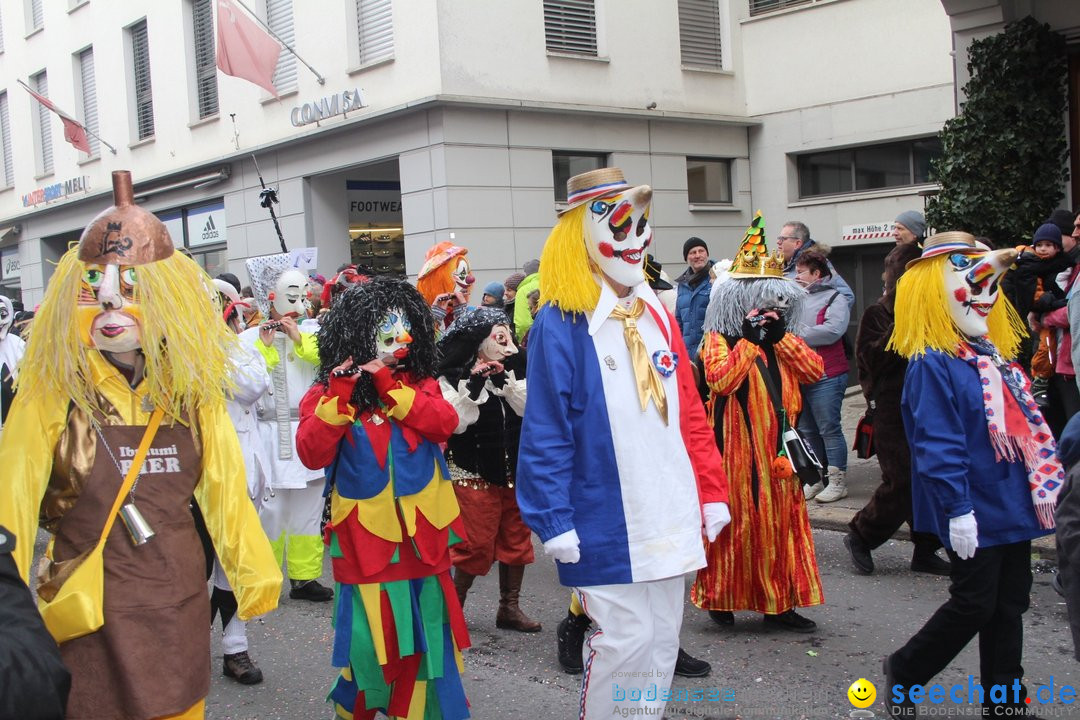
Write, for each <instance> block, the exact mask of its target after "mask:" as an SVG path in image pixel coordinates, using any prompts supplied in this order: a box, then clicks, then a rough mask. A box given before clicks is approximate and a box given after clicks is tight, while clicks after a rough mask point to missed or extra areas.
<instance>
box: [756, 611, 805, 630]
mask: <svg viewBox="0 0 1080 720" xmlns="http://www.w3.org/2000/svg"><path fill="white" fill-rule="evenodd" d="M764 621H765V624H766V625H768V626H769V627H774V628H776V629H778V630H788V631H790V632H797V633H812V632H814V631H815V630H817V623H816V622H814V621H813V620H811V619H810V618H804V617H803V616H802V615H800V614H799V613H797V612H795V611H794V610H788V611H787V612H782V613H780V614H779V615H766V616H765V618H764Z"/></svg>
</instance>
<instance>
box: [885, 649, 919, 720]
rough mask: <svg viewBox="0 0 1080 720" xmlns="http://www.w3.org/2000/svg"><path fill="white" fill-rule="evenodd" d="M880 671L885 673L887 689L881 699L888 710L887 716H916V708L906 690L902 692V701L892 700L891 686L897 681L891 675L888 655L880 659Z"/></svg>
mask: <svg viewBox="0 0 1080 720" xmlns="http://www.w3.org/2000/svg"><path fill="white" fill-rule="evenodd" d="M881 672H882V674H883V675H885V688H886V690H887V691H888V692H886V693H885V694H884V695H883V696H882V700H884V701H885V709H886V710H888V711H889V717H892V718H914V717H916V712H917V710H918V708H916V707H915V705H914V704H912V702H911V698H909V697H908V695H907V693H906V692H905V693H904V700H903V702H900V703H894V702H893V701H892V699H893V694H892V690H891V688H892V686H893V685H896V684H897V683H896V677H894V676H893V672H892V664H891V663H890V662H889V658H888V657H886V658H885V659H884V660H882V661H881Z"/></svg>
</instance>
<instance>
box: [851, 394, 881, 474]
mask: <svg viewBox="0 0 1080 720" xmlns="http://www.w3.org/2000/svg"><path fill="white" fill-rule="evenodd" d="M876 405H877V403H875V402H874V401H873V400H871V401H870V407H868V408H867V409H866V412H864V413H863V415H862V417H861V418H859V422H858V424H857V425H855V442H854V444H853V445H852V446H851V449H852V450H854V451H855V456H856V457H858V458H859V459H860V460H866V459H867V458H872V457H874V453H876V452H877V449H876V448H875V447H874V409H875V407H876Z"/></svg>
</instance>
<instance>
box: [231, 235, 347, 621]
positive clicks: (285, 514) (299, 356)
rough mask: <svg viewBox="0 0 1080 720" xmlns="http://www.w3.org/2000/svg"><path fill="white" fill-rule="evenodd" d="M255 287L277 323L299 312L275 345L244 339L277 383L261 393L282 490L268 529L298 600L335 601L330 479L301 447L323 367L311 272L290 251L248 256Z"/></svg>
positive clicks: (267, 455) (274, 472)
mask: <svg viewBox="0 0 1080 720" xmlns="http://www.w3.org/2000/svg"><path fill="white" fill-rule="evenodd" d="M246 265H247V270H248V274H249V275H250V276H251V288H252V292H253V293H254V296H255V303H256V305H257V306H258V308H259V312H260V314H261V315H262V316H263V317H264V318H268V319H269V321H271V322H277V321H279V320H280V319H281V318H282V317H286V316H288V317H292V318H293V319H294V320H295V321H296V322H297V323H305V324H302V325H300V326H299V330H298V334H297V337H298V338H299V340H294V339H292V338H290V337H289V336H288V335H287V333H286V332H284V331H283V330H281V329H279V330H278V331H277V333H275V335H274V342H273V345H272V346H271V347H267V346H266V345H264V344H263V342H262V341H261V340H260V339H259V327H253V328H248V329H247V330H245V331H244V332H242V333H241V334H240V342H241V344H243V345H246V346H248V347H249V348H252V349H254V350H256V351H258V352H259V353H260V354H261V355H262V356H263V357H264V359H265V360H266V363H267V367H268V368H271V370H270V377H271V385H270V387H269V388H268V389H267V391H266V392H265V393H264V394H263V395H262V397H261V398H259V401H258V405H257V409H258V418H259V434H260V437H261V439H262V442H263V444H264V452H263V454H262V456H261V458H260V460H261V462H262V463H265V464H266V466H267V467H265V468H260V470H261V471H262V472H268V473H269V479H270V485H271V487H273V489H274V491H273V493H272V494H270V495H269V497H268V498H266V500H265V501H264V502H263V503H262V506H261V507H260V508H259V518H260V519H261V520H262V524H263V529H264V530H265V531H266V535H267V537H269V538H270V545H271V547H273V548H274V555H275V556H276V557H277V559H278V562H279V563H280V562H281V561H282V560H284V561H285V563H286V565H287V569H286V574H287V576H288V578H289V582H290V585H291V586H292V587H291V589H290V590H289V596H290V597H291V598H294V599H298V600H313V601H329V600H332V599H333V592H332V591H331V590H330V589H329V588H326V587H323V586H322V585H320V584H319V582H318V578H319V577H320V576H322V572H323V544H322V539H321V537H320V523H321V521H322V516H323V505H324V501H323V477H322V473H321V472H320V471H318V470H310V469H308V468H306V467H304V464H303V463H302V462H301V461H300V458H299V456H298V455H297V453H296V441H295V436H296V429H297V427H298V426H299V424H300V400H301V398H303V397H304V393H306V392H307V390H308V388H309V387H311V383H312V382H313V381H314V380H315V372H316V369H317V367H318V365H319V342H318V337H317V336H316V335H315V334H314V333H313V332H310V331H309V329H311V327H310V324H307V323H306V318H307V316H308V311H309V306H308V300H309V299H310V293H311V291H310V288H309V285H308V278H307V275H306V274H305V273H303V272H301V271H299V270H296V269H294V268H292V263H291V259H290V257H289V255H286V254H283V253H282V254H277V255H266V256H262V257H255V258H249V259H248V260H247V261H246Z"/></svg>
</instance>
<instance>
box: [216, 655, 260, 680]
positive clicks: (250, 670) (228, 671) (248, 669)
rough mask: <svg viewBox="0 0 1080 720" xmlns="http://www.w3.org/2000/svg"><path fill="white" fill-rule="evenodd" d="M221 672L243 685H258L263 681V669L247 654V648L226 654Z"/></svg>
mask: <svg viewBox="0 0 1080 720" xmlns="http://www.w3.org/2000/svg"><path fill="white" fill-rule="evenodd" d="M221 674H222V675H224V676H225V677H229V678H232V679H233V680H235V681H236V682H238V683H240V684H241V685H258V684H259V683H261V682H262V681H263V674H262V670H260V669H259V666H258V665H256V664H255V661H254V660H252V659H251V656H250V655H248V654H247V650H245V651H244V652H238V653H233V654H232V655H226V656H225V661H224V662H223V663H222V664H221Z"/></svg>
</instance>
